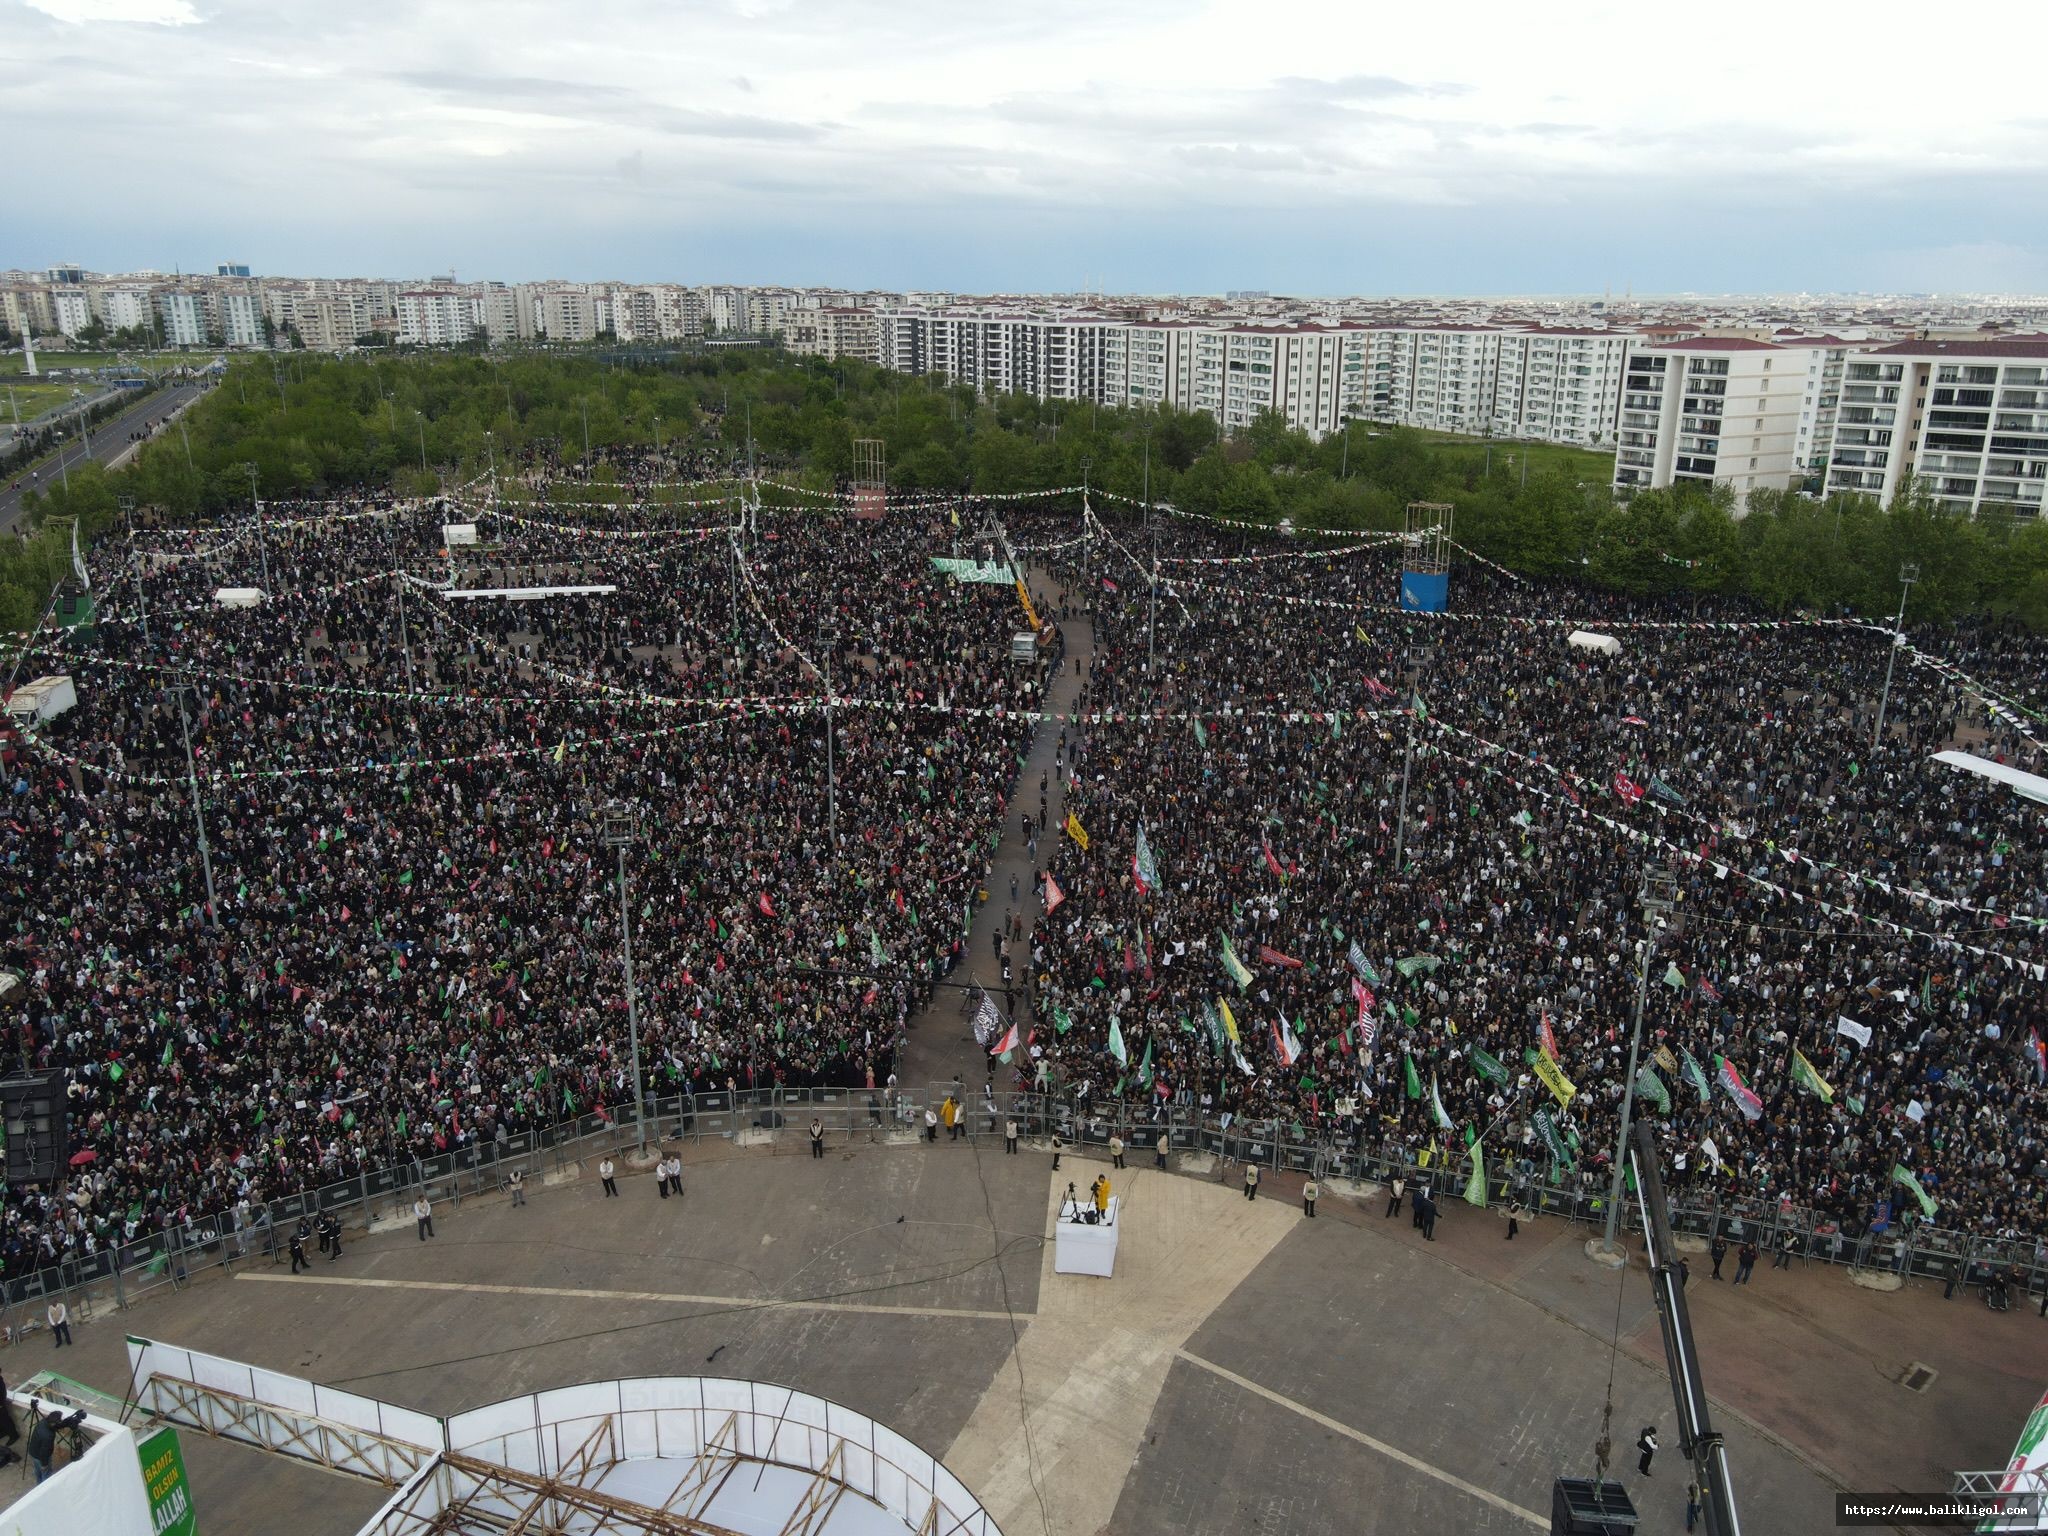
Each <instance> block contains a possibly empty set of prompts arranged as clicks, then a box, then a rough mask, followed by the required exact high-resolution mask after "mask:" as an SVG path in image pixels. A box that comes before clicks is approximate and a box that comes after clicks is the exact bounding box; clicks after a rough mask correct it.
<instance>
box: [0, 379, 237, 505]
mask: <svg viewBox="0 0 2048 1536" xmlns="http://www.w3.org/2000/svg"><path fill="white" fill-rule="evenodd" d="M205 392H206V391H205V387H204V386H203V385H200V384H196V383H185V384H173V385H171V386H170V388H168V389H163V390H159V391H158V392H157V393H155V394H153V395H151V396H149V397H148V398H147V399H145V400H141V401H138V402H137V403H136V404H134V405H131V406H130V407H129V408H128V409H127V410H125V411H123V412H121V414H120V415H118V416H112V417H109V418H108V419H107V420H105V421H103V422H101V423H100V424H99V425H98V426H96V427H94V428H93V429H92V453H91V455H90V458H89V459H88V456H87V454H86V451H85V448H84V447H83V445H81V444H80V443H79V441H78V439H77V438H76V436H75V435H73V434H72V432H71V430H70V429H69V428H68V427H67V431H66V435H65V438H64V446H63V449H62V451H61V458H62V461H63V467H64V468H68V469H77V468H79V467H80V466H81V465H83V464H86V463H87V462H92V463H98V464H111V463H112V462H113V461H114V460H115V459H118V458H119V457H121V455H122V454H124V453H126V452H127V451H128V450H129V449H130V448H132V447H133V446H134V444H132V443H130V442H129V441H128V434H129V433H130V432H136V431H140V430H141V428H142V424H143V423H144V422H146V421H157V420H160V419H161V418H162V417H164V416H165V415H167V414H169V413H171V412H173V411H181V410H183V409H184V408H185V407H187V406H189V405H190V404H191V403H192V402H193V401H194V400H197V399H198V398H199V397H200V396H201V395H202V394H204V393H205ZM36 467H37V468H38V469H39V470H40V471H41V472H42V478H41V479H40V480H30V479H29V472H28V471H27V470H26V469H24V470H23V471H21V473H20V475H19V476H17V477H15V478H14V479H12V480H10V481H8V482H7V483H6V484H5V485H0V533H4V532H6V531H8V530H9V529H12V528H13V527H14V524H15V520H16V519H17V518H19V517H20V516H21V498H22V496H23V495H24V494H25V493H26V492H29V491H33V490H38V489H41V488H42V487H43V486H48V485H55V484H58V483H59V482H61V481H62V479H63V472H62V469H60V467H59V462H58V459H57V458H54V457H53V458H50V459H46V460H45V461H43V462H42V463H41V464H39V465H37V466H36Z"/></svg>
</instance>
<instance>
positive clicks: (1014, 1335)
mask: <svg viewBox="0 0 2048 1536" xmlns="http://www.w3.org/2000/svg"><path fill="white" fill-rule="evenodd" d="M968 1151H969V1153H970V1154H971V1155H972V1157H973V1158H974V1177H975V1180H976V1182H978V1183H979V1184H980V1185H981V1201H982V1205H983V1207H984V1208H985V1209H986V1210H987V1211H988V1225H989V1231H990V1232H991V1233H992V1234H993V1235H994V1236H996V1237H997V1238H1000V1237H1001V1236H1002V1229H1001V1228H1000V1227H998V1226H997V1225H996V1203H995V1197H994V1196H993V1195H991V1194H990V1193H989V1188H988V1177H987V1175H986V1174H985V1173H984V1172H983V1171H982V1166H981V1146H980V1144H979V1143H976V1142H970V1143H969V1146H968ZM1038 1246H1039V1247H1040V1248H1044V1247H1045V1239H1044V1238H1042V1237H1041V1238H1039V1239H1038ZM1002 1255H1003V1247H1002V1244H1001V1243H1000V1242H998V1243H997V1245H996V1251H995V1254H994V1255H993V1257H994V1258H995V1260H996V1281H997V1283H998V1285H1000V1286H1001V1288H1002V1292H1003V1311H1004V1312H1006V1313H1007V1314H1009V1319H1010V1359H1011V1361H1012V1363H1014V1364H1015V1366H1016V1367H1017V1419H1018V1422H1019V1423H1021V1424H1022V1425H1023V1426H1024V1473H1025V1475H1026V1476H1027V1477H1029V1478H1030V1479H1031V1495H1032V1497H1033V1498H1035V1499H1037V1500H1038V1523H1039V1526H1040V1528H1041V1529H1042V1530H1045V1531H1048V1532H1049V1531H1051V1530H1052V1513H1051V1511H1050V1510H1048V1509H1047V1508H1046V1506H1045V1488H1044V1485H1043V1484H1042V1483H1040V1481H1039V1477H1038V1447H1037V1445H1036V1443H1035V1442H1034V1441H1033V1439H1032V1435H1031V1400H1030V1397H1029V1395H1028V1394H1027V1392H1026V1390H1025V1384H1024V1354H1023V1330H1022V1329H1021V1328H1020V1327H1019V1326H1018V1323H1017V1309H1016V1307H1015V1306H1013V1305H1012V1304H1011V1301H1010V1276H1009V1272H1008V1271H1007V1270H1005V1269H1004V1268H1003V1265H1002ZM998 1369H1000V1367H998Z"/></svg>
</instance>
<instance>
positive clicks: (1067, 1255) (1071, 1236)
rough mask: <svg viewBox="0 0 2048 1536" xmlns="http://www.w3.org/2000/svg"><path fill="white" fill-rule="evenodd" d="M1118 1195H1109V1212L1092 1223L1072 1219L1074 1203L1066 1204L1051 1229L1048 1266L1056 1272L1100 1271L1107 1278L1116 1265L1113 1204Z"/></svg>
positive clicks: (1080, 1273) (1073, 1273)
mask: <svg viewBox="0 0 2048 1536" xmlns="http://www.w3.org/2000/svg"><path fill="white" fill-rule="evenodd" d="M1122 1203H1123V1199H1122V1197H1121V1196H1119V1195H1111V1196H1110V1197H1109V1213H1108V1215H1107V1216H1105V1217H1104V1218H1103V1220H1102V1221H1100V1222H1098V1223H1097V1224H1096V1225H1094V1226H1090V1225H1088V1223H1086V1222H1083V1221H1075V1220H1073V1219H1072V1217H1071V1215H1070V1214H1068V1213H1069V1212H1071V1211H1072V1210H1073V1209H1074V1207H1073V1206H1072V1205H1068V1206H1066V1207H1065V1208H1064V1209H1063V1210H1062V1211H1061V1213H1060V1219H1059V1224H1058V1226H1057V1227H1055V1228H1054V1229H1053V1239H1052V1269H1053V1273H1054V1274H1056V1275H1101V1276H1102V1277H1103V1278H1104V1279H1108V1278H1109V1276H1110V1274H1111V1272H1112V1271H1113V1270H1115V1268H1116V1232H1117V1221H1116V1218H1117V1207H1118V1206H1120V1205H1121V1204H1122Z"/></svg>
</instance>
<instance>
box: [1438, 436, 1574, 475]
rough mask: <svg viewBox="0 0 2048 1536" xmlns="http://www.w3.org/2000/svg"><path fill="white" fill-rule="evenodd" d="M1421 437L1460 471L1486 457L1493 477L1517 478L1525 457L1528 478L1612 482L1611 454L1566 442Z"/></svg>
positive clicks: (1480, 464) (1475, 466)
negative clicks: (1563, 477)
mask: <svg viewBox="0 0 2048 1536" xmlns="http://www.w3.org/2000/svg"><path fill="white" fill-rule="evenodd" d="M1422 436H1423V437H1424V438H1425V439H1427V440H1428V441H1429V442H1430V443H1431V444H1433V445H1435V446H1436V447H1438V448H1439V449H1440V450H1444V451H1445V453H1444V456H1445V457H1446V458H1449V459H1452V460H1453V461H1455V462H1456V463H1457V464H1458V466H1459V468H1461V469H1481V468H1483V467H1484V466H1485V465H1486V464H1487V463H1488V461H1489V458H1490V459H1491V463H1492V470H1491V472H1492V473H1493V474H1496V475H1514V476H1516V477H1519V476H1520V475H1521V473H1522V461H1523V459H1525V458H1526V459H1527V460H1528V461H1529V473H1530V474H1532V475H1549V474H1564V475H1569V476H1570V477H1571V478H1572V479H1574V480H1583V481H1585V482H1587V483H1588V484H1589V485H1608V484H1611V483H1612V482H1613V480H1614V455H1613V453H1611V452H1606V453H1603V452H1600V451H1598V450H1595V449H1591V448H1574V447H1571V446H1570V445H1569V444H1566V443H1521V442H1515V441H1513V440H1511V439H1507V438H1493V439H1491V440H1489V439H1487V438H1483V437H1466V436H1464V435H1462V434H1460V433H1456V432H1424V433H1423V434H1422ZM1489 449H1490V450H1491V453H1490V454H1489Z"/></svg>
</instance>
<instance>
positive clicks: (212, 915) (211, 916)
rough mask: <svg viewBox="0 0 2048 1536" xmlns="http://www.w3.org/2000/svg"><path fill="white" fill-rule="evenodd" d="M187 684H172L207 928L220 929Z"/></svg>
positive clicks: (188, 685) (211, 855)
mask: <svg viewBox="0 0 2048 1536" xmlns="http://www.w3.org/2000/svg"><path fill="white" fill-rule="evenodd" d="M190 686H191V685H190V684H187V683H174V684H172V692H174V693H176V694H177V696H178V725H179V727H180V728H181V729H182V730H183V732H184V735H185V782H186V784H187V785H188V786H189V787H190V788H191V791H192V820H193V821H194V822H195V823H197V825H198V827H199V869H200V872H201V873H202V874H204V875H205V877H206V926H207V927H209V928H218V927H219V926H220V915H219V913H218V911H217V910H216V909H215V907H214V904H213V854H212V852H211V851H210V850H209V849H208V848H207V846H206V813H205V812H204V811H203V810H201V809H200V806H199V767H198V763H197V761H196V760H195V759H194V757H193V756H192V721H191V719H190V718H189V717H188V716H187V715H186V713H185V690H186V689H187V688H188V687H190Z"/></svg>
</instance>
